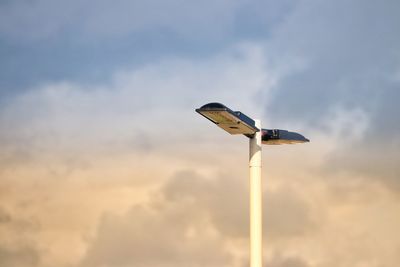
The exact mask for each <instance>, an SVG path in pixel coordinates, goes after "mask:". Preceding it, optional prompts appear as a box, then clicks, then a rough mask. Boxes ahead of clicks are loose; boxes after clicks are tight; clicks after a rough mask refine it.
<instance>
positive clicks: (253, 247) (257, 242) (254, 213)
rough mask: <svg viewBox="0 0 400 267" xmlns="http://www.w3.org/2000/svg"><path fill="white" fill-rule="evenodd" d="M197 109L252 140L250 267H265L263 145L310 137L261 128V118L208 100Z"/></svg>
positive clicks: (303, 139)
mask: <svg viewBox="0 0 400 267" xmlns="http://www.w3.org/2000/svg"><path fill="white" fill-rule="evenodd" d="M196 111H197V112H198V113H200V114H201V115H203V116H204V117H206V118H207V119H209V120H210V121H212V122H213V123H215V124H216V125H217V126H219V127H220V128H222V129H224V130H225V131H227V132H228V133H230V134H243V135H245V136H247V137H248V138H249V139H250V147H249V149H250V151H249V152H250V153H249V168H250V267H262V186H261V185H262V184H261V144H264V145H282V144H294V143H304V142H309V140H308V139H307V138H305V137H304V136H302V135H301V134H299V133H295V132H289V131H286V130H279V129H262V128H261V122H260V120H253V119H251V118H249V117H247V116H246V115H245V114H243V113H242V112H240V111H232V110H231V109H229V108H227V107H226V106H224V105H222V104H220V103H209V104H206V105H204V106H202V107H201V108H198V109H196Z"/></svg>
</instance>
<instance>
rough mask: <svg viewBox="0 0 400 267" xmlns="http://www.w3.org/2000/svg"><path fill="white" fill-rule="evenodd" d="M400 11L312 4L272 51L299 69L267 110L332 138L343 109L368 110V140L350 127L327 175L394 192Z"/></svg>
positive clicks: (279, 33) (393, 5)
mask: <svg viewBox="0 0 400 267" xmlns="http://www.w3.org/2000/svg"><path fill="white" fill-rule="evenodd" d="M399 9H400V4H399V2H398V1H385V2H384V3H383V2H376V1H358V0H355V1H335V2H330V3H327V2H318V1H315V2H307V4H306V3H305V2H304V3H302V4H301V5H298V6H297V8H296V9H295V10H294V11H293V13H292V14H291V15H290V16H288V17H287V21H286V23H284V24H282V25H280V27H278V28H276V31H275V32H274V35H273V38H272V39H271V42H270V43H269V44H268V45H267V47H268V49H270V52H271V55H270V58H271V61H272V62H274V63H273V64H277V65H280V66H283V65H285V64H286V60H287V61H289V62H293V61H294V62H296V60H298V62H297V64H298V65H299V66H298V67H297V68H294V69H291V70H290V71H287V73H286V75H283V76H282V79H281V81H280V82H279V83H278V85H277V86H276V88H275V89H274V93H273V100H272V101H271V105H270V106H269V107H268V110H267V114H274V116H273V118H272V120H274V121H275V122H276V123H277V124H278V123H280V122H281V123H282V122H286V124H287V123H298V122H300V123H305V124H306V125H307V126H309V133H310V134H312V132H313V131H324V132H325V133H326V134H327V135H329V134H331V132H330V131H331V128H326V125H327V124H332V122H331V121H329V120H330V119H331V114H332V113H333V112H335V110H339V109H341V110H348V111H351V110H355V109H358V110H361V111H362V112H364V113H365V114H366V116H367V118H368V125H367V129H366V130H365V131H364V132H363V133H362V137H361V139H362V140H361V141H359V140H357V141H354V140H352V139H351V135H350V134H348V133H350V132H351V131H352V130H353V127H355V125H348V126H346V127H347V129H344V131H343V133H342V135H341V140H342V141H343V143H342V142H340V143H339V144H338V145H339V146H340V147H337V148H336V149H335V151H333V152H332V154H331V155H330V156H329V157H328V160H327V162H326V169H330V171H333V172H336V173H340V172H342V171H347V172H349V173H357V174H360V175H362V176H365V177H371V176H374V177H375V178H374V180H376V181H379V182H380V183H382V184H384V185H386V186H389V187H393V185H395V186H394V188H398V187H399V179H398V178H397V176H398V175H397V173H398V168H397V164H396V159H397V158H399V156H400V154H399V153H398V152H397V151H400V145H399V144H400V143H399V140H400V136H399V131H400V126H399V125H400V118H399V116H398V114H400V108H399V105H398V103H397V102H398V99H399V98H400V90H399V88H400V81H399V80H398V78H396V77H397V76H396V75H397V74H396V73H398V70H399V69H400V54H399V52H398V47H399V46H400V35H399V34H397V31H398V28H399V26H400V17H399V16H398V10H399ZM291 60H292V61H291ZM290 64H292V63H289V65H290ZM282 68H284V67H282ZM288 68H293V66H291V67H290V66H289V67H288ZM333 127H335V125H333ZM310 138H311V139H312V136H310Z"/></svg>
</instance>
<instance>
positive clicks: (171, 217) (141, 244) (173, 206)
mask: <svg viewBox="0 0 400 267" xmlns="http://www.w3.org/2000/svg"><path fill="white" fill-rule="evenodd" d="M247 190H248V188H247V180H246V179H242V178H238V177H236V176H235V175H222V176H219V177H203V176H201V175H199V174H197V173H196V172H193V171H191V170H186V171H182V172H178V173H176V174H175V175H174V176H173V177H171V179H170V180H169V181H168V182H167V183H166V184H165V185H164V186H163V187H162V188H161V189H160V191H159V192H157V193H156V194H154V195H153V199H152V200H151V201H150V203H149V204H148V205H146V206H144V205H142V206H134V207H132V208H131V210H130V211H129V212H128V213H126V214H124V215H122V216H118V215H113V214H107V215H105V216H104V217H103V218H102V220H101V222H100V225H99V227H98V229H97V233H96V236H95V237H94V239H93V240H91V241H90V243H89V248H88V250H87V253H86V255H85V257H84V259H83V260H82V262H81V266H102V265H105V266H130V265H135V266H204V265H207V266H225V265H226V266H228V265H232V260H233V257H232V255H230V254H229V253H228V252H227V250H226V248H225V242H226V241H229V240H232V239H237V238H239V239H241V240H245V239H247V238H248V221H247V220H248V219H247V218H248V208H247V206H248V193H247ZM266 195H267V197H266V199H265V200H264V201H265V203H267V205H266V207H265V209H266V213H267V214H268V216H267V217H268V221H269V222H268V223H267V224H266V225H265V228H266V232H267V236H268V238H269V240H271V239H285V238H290V237H294V236H299V235H300V234H302V233H304V232H305V231H307V229H309V228H310V227H311V226H312V224H311V220H310V217H309V214H308V207H307V206H306V204H305V203H304V201H303V200H302V199H301V198H300V197H299V196H298V195H297V194H296V192H295V191H293V190H284V189H282V190H280V191H276V192H266ZM210 231H211V233H212V232H214V231H216V233H217V234H215V233H214V234H211V235H209V233H210ZM289 263H290V264H292V266H293V267H294V266H296V267H297V266H299V267H300V266H302V265H300V263H299V262H297V261H296V260H282V261H280V262H279V264H278V263H277V265H276V266H278V267H281V266H285V267H286V266H290V265H288V264H289ZM285 264H286V265H285ZM296 264H297V265H296Z"/></svg>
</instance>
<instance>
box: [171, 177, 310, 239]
mask: <svg viewBox="0 0 400 267" xmlns="http://www.w3.org/2000/svg"><path fill="white" fill-rule="evenodd" d="M248 190H249V188H248V181H247V178H246V177H238V176H237V175H235V174H230V175H228V174H225V175H220V176H219V177H217V178H216V179H215V178H214V179H210V178H209V179H207V178H204V177H200V176H198V175H197V174H196V173H194V172H190V171H189V172H188V171H185V172H180V173H177V174H176V175H175V176H174V177H173V178H172V179H171V180H170V181H169V183H167V184H166V185H165V188H164V194H165V196H166V198H167V199H168V200H170V201H184V200H185V199H188V200H190V201H192V202H193V205H195V206H196V207H198V208H200V209H203V210H204V211H205V212H207V213H210V216H211V219H212V221H213V223H214V226H215V227H216V228H217V229H218V231H219V232H221V233H222V234H224V235H226V236H229V237H233V238H237V237H239V238H247V237H248V214H249V209H248V205H249V202H248V201H249V200H248V199H249V192H248ZM264 190H265V193H264V200H263V203H264V206H263V209H264V216H265V219H264V221H263V223H264V234H265V235H266V237H267V238H273V239H284V238H290V237H293V236H298V235H302V234H304V233H306V232H308V231H309V230H310V229H314V226H315V225H314V222H313V219H312V217H311V215H310V210H309V209H310V207H309V205H308V204H307V203H306V202H305V201H304V200H303V199H302V197H301V196H300V195H299V194H298V193H297V192H296V191H295V190H293V189H291V188H288V187H281V188H279V189H278V190H274V191H271V190H266V189H264Z"/></svg>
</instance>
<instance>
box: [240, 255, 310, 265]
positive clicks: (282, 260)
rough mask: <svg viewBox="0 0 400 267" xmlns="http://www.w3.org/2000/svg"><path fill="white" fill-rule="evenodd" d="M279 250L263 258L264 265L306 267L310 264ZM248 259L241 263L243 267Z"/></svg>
mask: <svg viewBox="0 0 400 267" xmlns="http://www.w3.org/2000/svg"><path fill="white" fill-rule="evenodd" d="M282 254H283V253H281V252H275V253H274V254H273V255H272V257H270V258H267V259H264V266H265V267H308V266H310V265H309V264H308V263H307V262H306V261H305V260H304V259H302V258H300V257H293V256H284V255H282ZM248 265H249V264H248V260H247V261H246V262H245V263H243V267H245V266H248Z"/></svg>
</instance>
